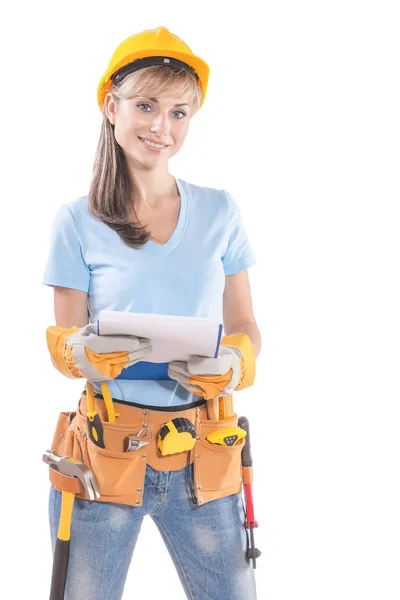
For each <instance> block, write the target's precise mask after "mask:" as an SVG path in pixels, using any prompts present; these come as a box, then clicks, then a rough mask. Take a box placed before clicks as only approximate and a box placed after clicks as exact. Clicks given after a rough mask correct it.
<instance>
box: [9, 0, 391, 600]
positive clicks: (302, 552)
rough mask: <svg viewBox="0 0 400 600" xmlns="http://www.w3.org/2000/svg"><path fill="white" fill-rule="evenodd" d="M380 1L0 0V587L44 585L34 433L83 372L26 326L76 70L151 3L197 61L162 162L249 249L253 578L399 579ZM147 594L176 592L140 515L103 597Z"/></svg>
mask: <svg viewBox="0 0 400 600" xmlns="http://www.w3.org/2000/svg"><path fill="white" fill-rule="evenodd" d="M395 8H396V3H395V2H385V1H382V0H381V1H380V2H377V1H376V2H369V1H364V2H356V1H351V0H350V1H349V0H346V1H343V0H335V2H327V1H314V2H312V1H310V0H307V1H303V2H297V1H294V0H291V1H290V0H279V1H277V0H271V1H270V2H267V3H262V2H261V1H260V2H255V1H251V0H248V1H247V2H245V3H235V2H228V1H226V2H221V1H220V2H217V1H216V0H215V1H213V2H201V3H199V2H190V1H187V0H186V1H185V2H168V1H165V0H158V1H155V0H153V2H149V3H146V2H132V1H131V2H123V1H121V0H115V1H114V2H100V1H97V2H84V1H80V2H75V1H69V2H66V3H55V2H43V1H40V2H20V3H18V4H16V5H14V6H13V8H10V7H8V8H3V9H2V15H1V19H0V20H1V22H2V25H1V36H0V38H1V46H2V47H1V63H2V68H1V74H2V87H1V90H2V91H1V104H2V106H1V108H2V111H1V114H2V119H1V142H2V166H3V174H2V178H1V184H2V185H1V211H2V215H1V216H2V218H1V225H2V235H1V245H2V249H1V257H2V294H1V305H2V306H1V308H2V314H3V319H2V327H1V329H2V340H3V343H2V355H3V359H2V382H1V383H2V388H1V389H2V398H1V404H2V411H3V412H2V427H1V443H2V454H1V458H2V474H1V479H2V495H1V502H2V512H1V535H0V544H1V547H2V551H3V552H4V551H5V552H6V557H5V561H4V554H3V559H2V567H3V575H2V578H1V583H0V585H1V586H2V587H3V588H4V589H2V590H1V596H2V597H7V598H41V599H42V598H47V597H48V593H49V589H50V577H51V549H50V536H49V529H48V518H47V498H48V490H49V484H48V479H47V477H48V472H47V467H46V466H45V465H44V463H43V462H42V458H41V455H42V453H43V451H44V450H45V449H46V448H47V447H48V446H49V444H50V441H51V439H52V434H53V429H54V426H55V422H56V419H57V416H58V413H59V412H60V411H62V410H68V409H72V408H73V407H75V406H76V401H77V399H78V396H79V393H80V390H81V389H82V382H81V381H77V382H75V381H70V380H67V379H65V378H63V376H62V375H60V374H59V373H58V372H57V371H55V369H53V367H52V366H51V365H50V362H49V358H48V352H47V348H46V343H45V329H46V327H47V326H49V325H51V324H54V317H53V298H52V290H51V289H50V288H48V287H45V286H43V285H42V284H41V278H42V274H43V271H44V267H45V263H46V260H47V252H48V242H49V233H50V227H51V223H52V220H53V218H54V215H55V213H56V212H57V210H58V208H59V207H60V206H61V205H62V204H63V203H66V202H69V201H71V200H72V199H75V198H77V197H79V196H82V195H84V194H86V193H87V190H88V185H89V180H90V174H91V169H92V164H93V158H94V152H95V148H96V145H97V140H98V135H99V131H100V123H101V113H100V111H99V109H98V107H97V103H96V88H97V84H98V80H99V79H100V77H101V75H102V74H103V71H104V70H105V68H106V66H107V64H108V61H109V59H110V57H111V55H112V53H113V51H114V49H115V48H116V46H117V45H118V44H119V43H120V42H121V41H122V40H123V39H125V38H126V37H128V36H129V35H131V34H133V33H136V32H139V31H142V30H144V29H149V28H155V27H157V26H158V25H165V26H166V27H168V28H169V29H170V30H171V31H172V32H174V33H176V34H177V35H179V36H180V37H181V38H182V39H184V40H185V41H186V42H187V43H188V44H189V46H190V47H191V48H192V50H193V51H194V52H195V53H197V54H198V55H199V56H201V57H202V58H203V59H204V60H206V61H207V62H208V63H209V65H210V67H211V76H210V83H209V90H208V95H207V98H206V102H205V104H204V106H203V108H202V109H201V110H200V112H199V113H198V114H197V115H196V116H195V117H194V118H193V121H192V123H191V128H190V131H189V134H188V137H187V139H186V142H185V144H184V147H183V148H182V150H181V151H180V153H179V154H178V155H177V156H176V157H174V158H173V159H172V160H171V164H170V171H171V172H172V173H173V174H174V175H176V176H178V177H180V178H182V179H185V180H188V181H191V182H193V183H197V184H199V185H206V186H213V187H218V188H224V189H227V190H228V191H229V192H231V193H232V194H233V195H234V196H235V198H236V199H237V201H238V203H239V204H240V207H241V209H242V214H243V219H244V223H245V226H246V230H247V233H248V236H249V239H250V241H251V243H252V246H253V249H254V251H255V253H256V255H257V258H258V264H257V265H256V266H254V267H252V268H251V269H249V275H250V278H251V286H252V294H253V306H254V311H255V315H256V320H257V323H258V326H259V328H260V331H261V334H262V339H263V347H262V350H261V353H260V355H259V357H258V372H257V379H256V382H255V384H254V386H253V387H252V388H250V389H247V390H244V391H243V392H241V393H240V394H237V396H236V410H237V412H238V413H239V414H245V415H246V416H247V417H248V418H249V420H250V424H251V426H252V438H253V441H252V448H253V459H254V497H255V511H256V518H257V520H258V521H259V524H260V527H259V529H258V530H257V531H256V542H257V545H258V547H259V548H261V550H262V552H263V554H262V557H261V558H260V559H259V561H258V567H257V570H256V577H257V584H258V595H259V599H260V600H264V599H268V600H297V599H300V598H307V600H322V599H323V600H331V599H332V600H338V599H339V598H341V599H346V600H353V599H355V598H357V599H358V598H360V599H363V600H367V599H368V600H369V599H377V600H378V599H379V600H380V599H382V598H384V599H385V600H398V598H399V597H400V581H399V576H398V569H399V560H400V549H399V534H400V527H399V525H400V523H399V501H400V497H399V461H398V456H399V416H400V415H399V413H400V411H399V371H398V368H399V311H398V308H399V269H398V267H399V263H398V257H399V237H398V231H399V220H398V202H399V194H398V191H399V190H398V187H399V186H398V183H399V173H398V165H399V100H400V98H399V64H398V58H399V42H398V37H399V36H398V32H399V19H398V16H397V15H396V14H395ZM397 8H398V7H397ZM4 567H5V568H4ZM155 575H156V577H155ZM8 586H11V588H12V591H11V590H10V591H8V592H7V593H5V589H6V588H7V587H8ZM161 597H162V598H165V599H172V598H173V599H174V600H180V599H183V598H184V597H185V596H184V592H183V590H182V588H181V585H180V582H179V579H178V577H177V575H176V573H175V570H174V567H173V563H172V561H171V559H170V558H169V555H168V553H167V551H166V549H165V548H164V546H163V542H162V540H161V538H160V536H159V534H158V532H157V530H156V528H155V526H154V525H153V523H152V521H151V520H150V519H148V521H145V523H144V526H143V528H142V532H141V534H140V537H139V541H138V545H137V549H136V552H135V555H134V558H133V560H132V564H131V569H130V572H129V575H128V579H127V582H126V587H125V594H124V598H126V599H128V598H151V599H153V598H154V599H156V598H161ZM99 600H100V599H99ZM199 600H203V599H199ZM204 600H205V599H204Z"/></svg>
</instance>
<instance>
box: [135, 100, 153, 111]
mask: <svg viewBox="0 0 400 600" xmlns="http://www.w3.org/2000/svg"><path fill="white" fill-rule="evenodd" d="M136 106H137V107H138V108H140V107H141V106H150V104H147V102H141V103H140V104H137V105H136ZM150 108H151V107H150ZM144 112H148V111H147V110H145V111H144Z"/></svg>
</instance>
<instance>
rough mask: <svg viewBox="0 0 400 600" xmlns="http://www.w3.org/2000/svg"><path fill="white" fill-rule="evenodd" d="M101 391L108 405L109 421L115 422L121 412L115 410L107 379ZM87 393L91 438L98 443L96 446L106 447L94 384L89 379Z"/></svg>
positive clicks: (87, 418)
mask: <svg viewBox="0 0 400 600" xmlns="http://www.w3.org/2000/svg"><path fill="white" fill-rule="evenodd" d="M101 391H102V394H103V398H104V404H105V405H106V409H107V414H108V422H109V423H115V422H116V420H117V417H119V413H117V412H115V409H114V404H113V401H112V397H111V394H110V390H109V387H108V385H107V382H106V381H103V382H102V384H101ZM86 395H87V406H88V411H87V413H86V420H87V428H88V433H89V436H90V439H91V440H92V442H93V443H94V444H96V446H99V448H105V445H104V439H103V425H102V422H101V419H100V417H99V414H98V412H97V410H96V405H95V402H94V389H93V385H92V384H91V383H90V382H89V381H87V382H86Z"/></svg>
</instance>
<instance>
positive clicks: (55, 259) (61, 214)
mask: <svg viewBox="0 0 400 600" xmlns="http://www.w3.org/2000/svg"><path fill="white" fill-rule="evenodd" d="M89 282H90V271H89V268H88V266H87V264H86V263H85V260H84V258H83V253H82V245H81V241H80V238H79V235H78V231H77V228H76V224H75V220H74V217H73V215H72V213H71V211H70V209H69V208H68V206H66V205H64V206H62V207H61V208H60V210H59V211H58V213H57V215H56V216H55V219H54V221H53V225H52V228H51V234H50V251H49V256H48V260H47V265H46V269H45V273H44V276H43V280H42V283H43V284H44V285H49V286H55V285H59V286H62V287H68V288H74V289H76V290H82V291H83V292H87V291H88V290H89Z"/></svg>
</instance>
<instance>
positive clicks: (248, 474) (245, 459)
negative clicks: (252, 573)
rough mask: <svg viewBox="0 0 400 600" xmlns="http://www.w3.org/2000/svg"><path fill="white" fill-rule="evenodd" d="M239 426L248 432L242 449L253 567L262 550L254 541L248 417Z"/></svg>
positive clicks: (248, 553)
mask: <svg viewBox="0 0 400 600" xmlns="http://www.w3.org/2000/svg"><path fill="white" fill-rule="evenodd" d="M238 426H239V427H241V428H242V429H244V430H245V431H246V433H247V435H246V438H245V439H246V442H245V444H244V446H243V450H242V471H243V489H244V497H245V501H246V502H245V504H246V522H245V524H244V525H245V527H246V533H247V552H246V557H247V559H248V560H252V561H253V568H254V569H255V568H256V558H258V557H259V556H261V551H260V550H259V549H258V548H256V546H255V542H254V529H255V528H256V527H258V523H257V521H256V520H255V518H254V506H253V492H252V483H253V460H252V458H251V452H250V426H249V421H248V419H246V417H239V419H238Z"/></svg>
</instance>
